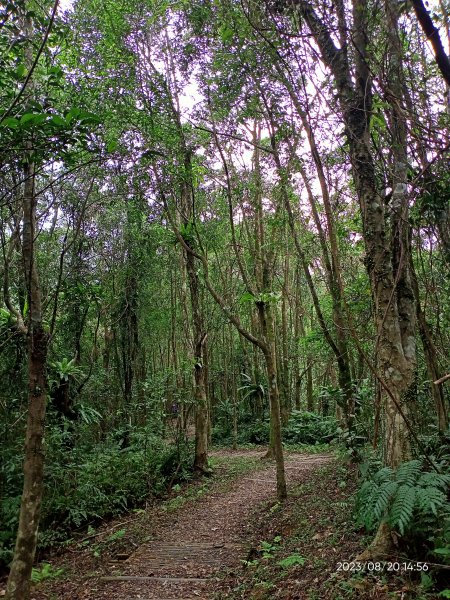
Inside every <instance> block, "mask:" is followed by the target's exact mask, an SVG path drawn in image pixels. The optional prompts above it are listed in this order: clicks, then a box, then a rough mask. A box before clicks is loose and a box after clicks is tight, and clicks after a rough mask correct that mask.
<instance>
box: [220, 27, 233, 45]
mask: <svg viewBox="0 0 450 600" xmlns="http://www.w3.org/2000/svg"><path fill="white" fill-rule="evenodd" d="M219 35H220V38H221V40H222V42H224V43H225V44H226V43H227V42H229V41H230V40H232V39H233V37H234V32H233V30H232V29H230V27H228V25H222V26H221V27H220V28H219Z"/></svg>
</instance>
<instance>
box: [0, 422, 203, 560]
mask: <svg viewBox="0 0 450 600" xmlns="http://www.w3.org/2000/svg"><path fill="white" fill-rule="evenodd" d="M64 435H65V433H64V431H61V430H59V429H58V428H52V430H51V431H50V432H49V435H48V441H47V456H49V457H50V456H51V457H52V459H51V460H47V463H46V468H45V490H44V498H43V505H42V513H41V525H40V537H39V544H40V546H41V547H42V546H48V545H51V544H52V543H55V542H58V541H61V540H63V539H64V538H66V537H67V532H68V531H70V530H72V529H74V528H78V527H84V526H86V525H87V524H89V523H93V522H95V521H97V520H99V519H103V518H105V517H109V516H115V515H118V514H120V513H122V512H124V511H126V510H129V509H131V508H133V507H136V506H139V505H142V503H143V502H144V501H145V500H146V499H148V498H149V497H152V496H153V497H154V496H159V495H161V494H163V493H164V492H165V491H166V490H167V489H168V486H169V485H173V484H174V483H177V482H181V481H185V480H187V479H189V478H190V476H191V465H192V448H191V446H190V445H187V444H185V445H181V446H178V447H177V446H175V445H168V444H167V443H166V442H164V441H163V440H161V439H160V438H158V437H156V436H149V435H148V434H147V433H146V432H145V430H143V431H134V432H133V433H132V435H131V438H130V445H129V446H127V447H126V448H122V447H121V446H120V445H119V444H118V443H117V441H113V440H107V441H105V442H103V443H101V444H96V445H94V446H92V447H86V446H82V445H80V446H79V447H77V448H76V449H70V448H67V446H64V444H61V443H60V442H61V439H63V438H64ZM8 473H9V481H10V483H11V484H14V485H10V486H8V496H6V495H5V496H4V497H3V498H1V500H0V523H1V524H2V525H1V527H0V564H1V562H3V563H4V564H6V563H7V562H9V560H10V559H11V549H12V547H13V543H14V538H15V531H16V529H17V522H18V515H19V505H20V492H21V490H20V489H19V483H20V482H21V461H20V460H18V461H12V459H11V463H10V471H8Z"/></svg>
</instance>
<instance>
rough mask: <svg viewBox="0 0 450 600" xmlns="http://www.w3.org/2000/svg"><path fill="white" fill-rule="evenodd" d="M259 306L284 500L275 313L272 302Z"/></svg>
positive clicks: (273, 440) (279, 484)
mask: <svg viewBox="0 0 450 600" xmlns="http://www.w3.org/2000/svg"><path fill="white" fill-rule="evenodd" d="M257 307H258V315H259V320H260V324H261V331H262V334H263V336H264V339H265V340H266V344H267V347H266V349H265V351H264V359H265V362H266V369H267V381H268V388H269V390H268V391H269V405H270V445H271V450H272V452H273V455H274V458H275V463H276V470H277V498H278V500H280V501H283V500H284V499H285V498H286V497H287V488H286V476H285V471H284V454H283V444H282V441H281V411H280V393H279V389H278V378H277V361H276V355H275V331H274V321H273V313H272V307H271V306H270V304H265V303H264V302H258V303H257Z"/></svg>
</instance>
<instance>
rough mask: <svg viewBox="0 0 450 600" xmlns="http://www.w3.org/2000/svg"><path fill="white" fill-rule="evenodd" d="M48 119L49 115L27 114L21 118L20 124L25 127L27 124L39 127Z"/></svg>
mask: <svg viewBox="0 0 450 600" xmlns="http://www.w3.org/2000/svg"><path fill="white" fill-rule="evenodd" d="M46 118H47V115H45V114H43V113H25V114H24V115H22V117H21V118H20V124H21V125H25V123H30V122H31V124H33V125H38V124H39V123H42V122H43V121H45V119H46Z"/></svg>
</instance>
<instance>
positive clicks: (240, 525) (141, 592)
mask: <svg viewBox="0 0 450 600" xmlns="http://www.w3.org/2000/svg"><path fill="white" fill-rule="evenodd" d="M217 454H218V455H220V456H221V457H222V458H223V457H224V456H225V457H226V456H227V455H229V456H230V460H231V459H232V457H236V456H240V457H245V456H248V457H249V458H250V457H252V458H254V457H255V456H262V454H261V451H238V452H232V451H229V452H228V453H227V451H220V452H218V453H217ZM330 460H331V457H330V456H329V455H305V454H296V453H289V454H287V456H286V476H287V482H288V485H289V486H290V485H293V484H295V483H297V482H298V481H300V480H301V479H302V477H303V476H304V474H305V473H307V472H308V471H311V470H312V469H316V468H317V467H319V466H321V465H323V464H325V463H326V462H328V461H330ZM275 494H276V481H275V465H274V464H273V463H272V462H271V463H268V464H267V467H265V468H263V469H260V470H257V471H255V472H253V473H247V474H245V475H243V476H241V477H240V478H238V479H237V480H235V481H234V482H233V484H232V487H231V488H229V489H228V490H227V491H217V490H212V491H211V493H208V494H207V495H205V497H204V498H202V499H200V500H198V501H196V502H195V504H190V505H188V506H186V507H185V508H182V509H180V511H179V512H177V513H176V514H174V517H173V520H172V522H171V523H167V524H165V525H163V527H162V528H160V529H156V530H155V531H150V532H149V534H150V536H151V538H150V539H148V541H147V542H146V543H144V544H143V545H142V546H140V547H139V548H137V549H136V551H135V552H134V553H133V554H131V556H129V557H128V558H127V559H126V560H125V561H123V560H122V561H120V562H119V561H117V562H114V563H111V564H110V569H109V571H110V572H109V573H108V574H107V575H105V576H103V577H101V578H100V579H96V580H93V581H92V587H91V589H90V590H87V589H86V588H84V594H83V596H82V597H83V598H89V599H94V598H96V599H100V598H108V599H110V600H156V599H158V600H170V599H172V600H175V599H176V600H194V599H197V600H198V599H208V598H210V597H211V595H212V593H213V591H214V583H215V581H216V580H217V577H218V576H219V575H220V573H222V572H223V571H224V570H228V571H230V570H233V569H239V568H240V566H241V560H243V559H246V558H247V555H248V551H249V548H248V547H247V548H246V540H248V537H249V536H248V529H249V527H250V526H251V525H250V524H251V517H252V514H253V513H254V512H255V511H257V509H258V506H259V505H260V504H261V502H263V501H265V500H270V499H274V500H275Z"/></svg>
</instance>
